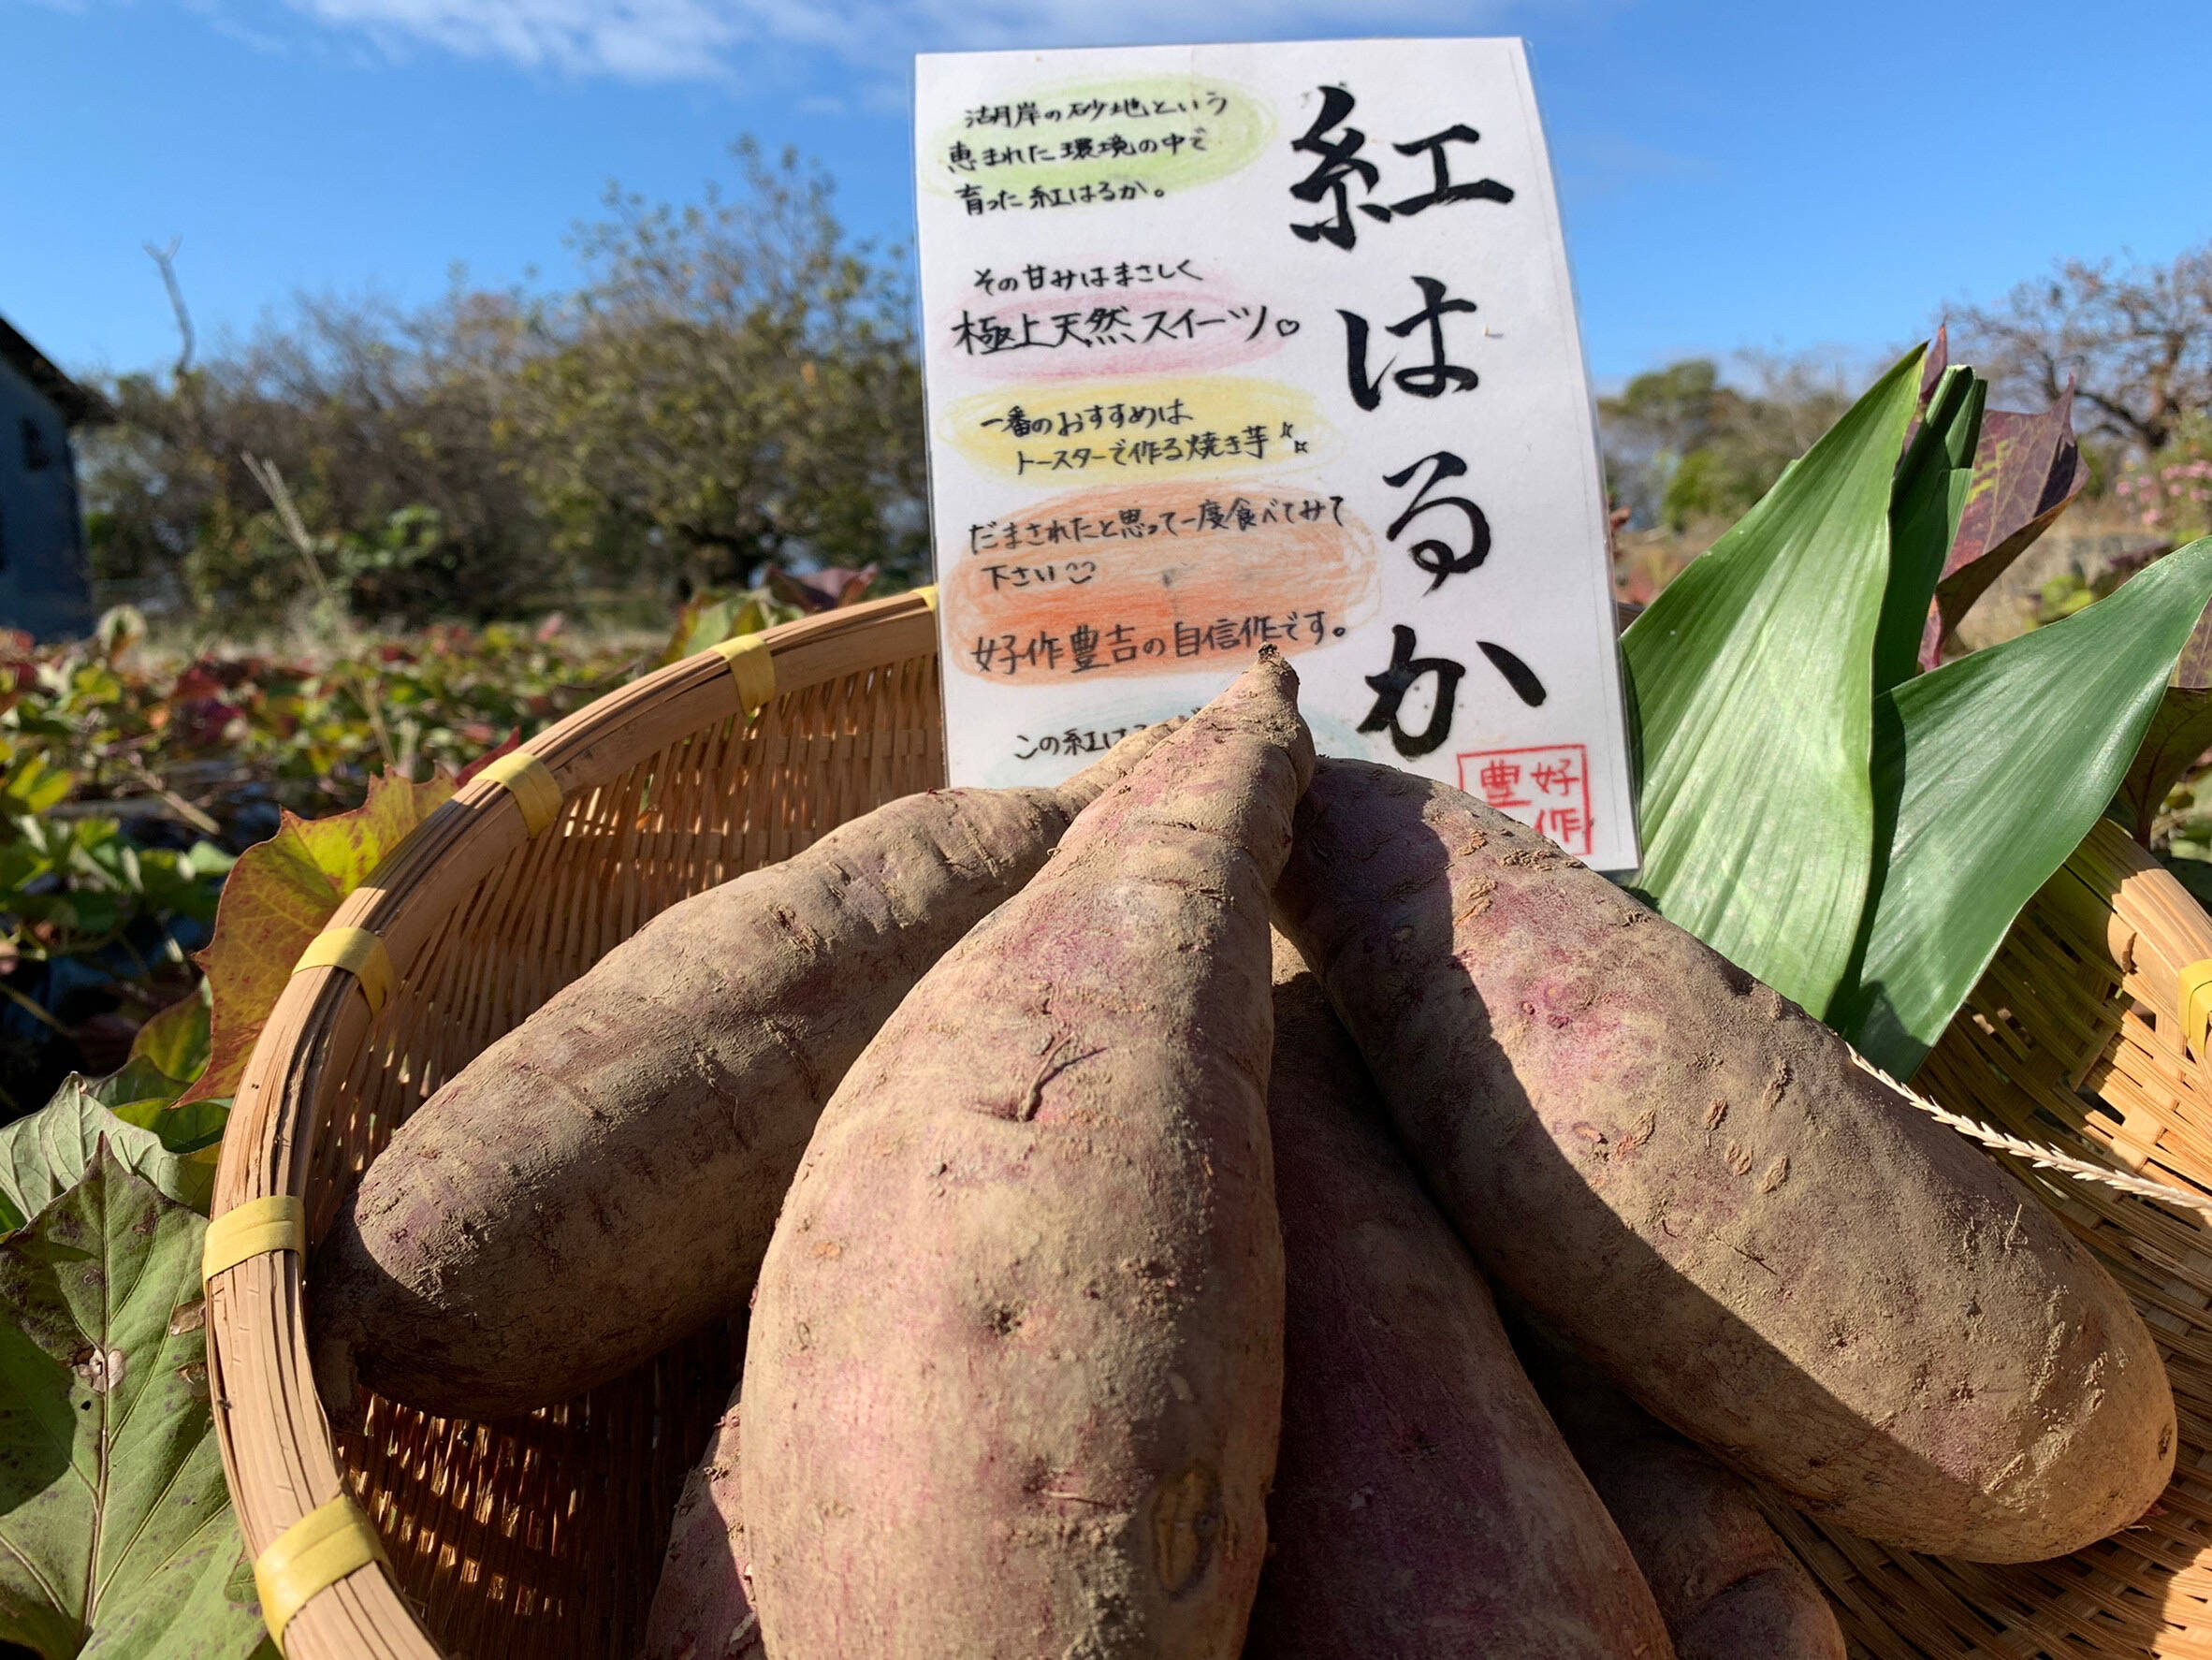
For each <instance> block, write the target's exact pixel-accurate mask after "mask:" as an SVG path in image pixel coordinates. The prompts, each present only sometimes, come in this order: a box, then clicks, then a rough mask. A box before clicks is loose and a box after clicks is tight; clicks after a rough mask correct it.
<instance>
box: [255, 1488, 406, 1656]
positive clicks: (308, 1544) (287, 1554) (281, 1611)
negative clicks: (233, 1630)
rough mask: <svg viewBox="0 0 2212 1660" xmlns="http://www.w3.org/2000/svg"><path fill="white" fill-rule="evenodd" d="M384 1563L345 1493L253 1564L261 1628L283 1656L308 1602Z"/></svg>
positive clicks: (378, 1544) (376, 1540) (278, 1539)
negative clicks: (287, 1632) (288, 1634)
mask: <svg viewBox="0 0 2212 1660" xmlns="http://www.w3.org/2000/svg"><path fill="white" fill-rule="evenodd" d="M384 1560H385V1554H384V1541H383V1540H381V1539H379V1538H378V1537H377V1536H376V1529H375V1528H373V1527H371V1525H370V1523H369V1518H368V1517H366V1516H364V1515H362V1514H361V1507H360V1506H358V1505H357V1504H355V1503H354V1501H353V1500H352V1499H350V1498H347V1497H346V1496H345V1495H344V1494H343V1493H341V1494H339V1496H338V1497H336V1498H334V1499H332V1500H331V1501H330V1502H329V1503H328V1504H327V1505H322V1506H319V1507H316V1508H315V1509H313V1510H310V1511H309V1512H308V1513H307V1514H306V1515H305V1516H303V1517H301V1518H300V1519H299V1520H298V1522H294V1523H293V1524H292V1525H291V1526H290V1527H287V1528H286V1529H284V1532H283V1533H281V1534H279V1535H277V1536H276V1542H275V1543H274V1544H272V1545H270V1546H269V1549H268V1550H266V1551H262V1552H261V1554H260V1555H258V1556H256V1557H255V1558H254V1589H255V1592H256V1593H257V1594H259V1596H260V1599H261V1623H262V1624H264V1625H266V1626H268V1627H269V1638H270V1640H271V1641H273V1642H274V1643H275V1644H276V1645H277V1648H278V1650H279V1652H280V1653H281V1652H282V1651H283V1648H284V1627H285V1626H287V1625H289V1624H291V1623H292V1616H293V1615H294V1614H297V1613H298V1611H299V1610H300V1609H302V1608H303V1607H305V1606H306V1604H307V1603H308V1601H309V1599H310V1598H313V1597H315V1596H319V1595H320V1594H322V1593H324V1592H326V1591H327V1590H329V1589H330V1587H331V1586H333V1585H335V1584H337V1583H338V1581H339V1580H342V1579H344V1578H345V1577H346V1575H348V1574H350V1573H353V1572H356V1571H357V1570H358V1569H360V1568H365V1567H367V1566H368V1565H370V1564H371V1563H372V1562H383V1561H384Z"/></svg>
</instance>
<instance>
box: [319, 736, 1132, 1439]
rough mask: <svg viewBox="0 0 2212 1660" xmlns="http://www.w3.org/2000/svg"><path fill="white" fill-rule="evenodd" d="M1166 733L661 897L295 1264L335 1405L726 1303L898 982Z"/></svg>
mask: <svg viewBox="0 0 2212 1660" xmlns="http://www.w3.org/2000/svg"><path fill="white" fill-rule="evenodd" d="M1163 735H1164V733H1162V732H1161V731H1159V730H1158V729H1147V730H1146V731H1144V732H1141V733H1138V734H1135V735H1132V736H1130V737H1129V738H1127V739H1125V740H1124V741H1123V743H1122V744H1121V745H1120V746H1118V747H1117V748H1116V749H1115V750H1113V751H1112V752H1111V753H1110V754H1109V755H1107V756H1106V757H1104V758H1102V759H1101V760H1100V762H1099V764H1097V765H1096V766H1094V767H1092V768H1090V769H1089V770H1088V771H1086V772H1084V773H1082V774H1080V775H1078V776H1077V777H1076V778H1075V779H1070V781H1069V782H1068V783H1067V784H1065V785H1063V786H1062V787H1061V788H1059V789H1057V790H935V791H930V792H927V793H925V794H917V795H910V796H907V797H904V798H903V799H901V800H898V801H894V802H892V803H890V804H889V805H887V806H885V807H882V808H878V809H877V810H876V811H874V812H872V813H869V814H867V815H866V817H864V818H861V819H858V820H855V821H853V822H851V823H846V824H843V825H841V826H839V827H838V828H837V829H836V830H833V831H831V832H830V833H829V834H828V835H827V836H825V837H822V839H821V840H820V841H817V842H816V843H814V845H813V846H811V847H809V848H808V849H807V850H806V851H805V852H801V853H799V854H797V855H796V856H794V857H793V858H790V859H786V860H784V861H783V862H782V863H780V864H778V865H773V866H766V867H764V868H763V869H759V870H755V871H752V872H750V873H749V874H747V875H745V876H741V877H739V878H737V879H736V880H735V881H730V882H726V883H724V884H723V885H721V886H720V887H718V888H714V889H711V890H710V891H708V892H706V893H705V894H701V895H699V896H696V897H694V898H691V899H688V900H685V901H684V902H683V903H681V904H678V905H676V906H673V907H671V908H670V909H669V910H666V911H664V912H662V914H661V915H660V916H658V917H656V918H654V919H653V920H652V921H651V922H649V923H648V924H647V925H645V926H644V927H642V928H640V929H639V930H638V931H637V933H636V934H635V935H634V936H633V937H632V938H631V939H628V940H627V941H625V942H624V943H623V944H621V945H619V946H618V947H617V948H616V949H615V950H613V951H611V952H609V953H608V954H606V956H605V957H604V959H602V960H601V962H600V963H599V964H598V965H597V966H596V967H594V968H592V969H591V970H590V971H589V973H587V974H585V975H584V976H583V977H582V978H580V979H578V980H577V981H575V983H573V984H571V985H569V986H568V987H567V988H566V989H564V990H563V991H561V992H560V993H559V994H558V995H556V996H555V997H552V998H551V999H550V1000H548V1001H547V1002H546V1005H545V1007H544V1008H542V1009H540V1010H539V1011H538V1012H536V1013H534V1014H532V1015H531V1017H530V1018H529V1019H528V1020H526V1021H524V1022H523V1023H522V1024H521V1025H520V1026H518V1027H516V1028H515V1029H514V1030H513V1031H512V1032H509V1033H508V1034H507V1035H506V1036H505V1037H503V1038H502V1039H500V1040H499V1041H497V1042H495V1043H493V1044H492V1045H491V1046H490V1047H489V1048H488V1049H487V1050H485V1052H484V1053H483V1054H482V1055H480V1056H477V1057H476V1059H475V1060H474V1061H473V1062H472V1063H471V1064H470V1065H469V1066H468V1067H467V1068H465V1069H464V1070H462V1071H461V1072H460V1073H459V1075H458V1076H457V1077H455V1078H454V1079H453V1080H452V1081H451V1082H450V1083H448V1084H447V1085H445V1086H444V1088H442V1089H440V1090H439V1091H438V1092H437V1093H436V1094H435V1095H434V1096H432V1097H431V1098H430V1099H429V1100H428V1101H426V1102H425V1103H424V1104H423V1106H422V1107H421V1109H420V1110H419V1111H417V1112H416V1113H415V1114H414V1115H413V1116H412V1117H410V1118H409V1119H408V1120H407V1121H406V1122H405V1123H404V1124H402V1125H401V1126H400V1128H399V1129H398V1130H397V1131H396V1132H395V1133H394V1134H393V1136H392V1141H391V1144H390V1145H389V1146H388V1147H386V1149H385V1151H384V1153H383V1154H382V1155H381V1156H380V1157H379V1158H377V1159H376V1160H375V1161H374V1162H373V1163H371V1165H370V1167H369V1169H368V1171H367V1172H366V1173H365V1174H364V1176H363V1177H362V1180H361V1183H360V1186H359V1187H358V1188H357V1190H356V1191H355V1192H354V1194H353V1195H352V1197H351V1198H350V1199H349V1200H348V1201H347V1202H346V1204H345V1206H344V1207H343V1208H342V1211H341V1212H340V1214H339V1216H338V1219H337V1222H336V1224H335V1225H334V1227H333V1229H332V1230H331V1232H330V1234H329V1236H328V1238H327V1240H326V1241H325V1243H324V1244H323V1245H322V1246H321V1248H320V1250H319V1252H318V1253H317V1256H316V1258H315V1260H314V1263H313V1273H312V1274H311V1279H312V1282H313V1286H314V1293H313V1299H312V1303H313V1318H314V1332H313V1335H314V1340H315V1364H316V1372H317V1376H318V1377H319V1379H320V1380H321V1382H322V1386H323V1393H324V1396H325V1399H326V1401H327V1403H328V1404H329V1405H330V1407H331V1409H332V1410H333V1411H334V1412H339V1413H344V1412H347V1411H349V1410H350V1409H351V1407H352V1405H353V1400H354V1393H353V1384H354V1382H355V1379H356V1377H358V1379H359V1380H360V1381H362V1382H365V1383H367V1384H368V1385H369V1386H370V1387H371V1389H374V1390H376V1391H379V1392H380V1393H382V1394H385V1395H387V1396H389V1397H390V1398H392V1399H394V1400H397V1401H400V1402H403V1403H405V1404H406V1405H411V1406H418V1407H421V1408H423V1409H424V1410H426V1411H429V1412H434V1413H438V1414H441V1415H445V1416H459V1417H468V1418H493V1417H498V1416H501V1415H503V1414H508V1413H515V1412H522V1411H527V1410H529V1409H531V1408H532V1407H537V1406H544V1405H551V1404H552V1403H555V1402H559V1401H565V1400H568V1399H570V1398H572V1397H573V1396H575V1395H576V1394H578V1393H579V1392H581V1391H584V1390H586V1389H589V1388H590V1387H591V1386H592V1385H594V1384H597V1383H601V1382H604V1380H606V1379H608V1378H611V1377H614V1376H618V1374H620V1373H623V1372H625V1371H628V1370H629V1369H630V1368H631V1367H632V1366H633V1365H635V1364H637V1363H638V1362H639V1361H643V1360H645V1359H646V1358H648V1356H650V1355H652V1354H654V1353H656V1352H657V1351H659V1350H660V1349H662V1348H663V1347H666V1346H667V1345H668V1344H670V1343H672V1342H674V1341H675V1340H676V1339H677V1338H679V1337H681V1336H683V1335H684V1334H685V1333H686V1332H689V1331H691V1330H693V1329H695V1328H696V1327H698V1326H700V1325H703V1324H705V1323H706V1321H707V1320H708V1319H710V1318H713V1317H714V1316H715V1315H717V1314H720V1313H721V1312H723V1311H724V1310H726V1309H729V1308H732V1307H740V1306H742V1305H743V1303H744V1302H745V1299H746V1296H747V1295H748V1293H749V1291H750V1289H751V1285H752V1277H753V1274H754V1273H755V1272H756V1270H757V1269H758V1267H759V1265H760V1258H761V1253H762V1252H763V1251H764V1249H766V1247H767V1243H768V1234H769V1232H770V1230H772V1229H773V1228H774V1226H775V1222H776V1212H777V1207H778V1206H779V1204H780V1203H781V1202H782V1199H783V1190H784V1188H785V1187H786V1186H787V1185H788V1184H789V1182H790V1180H791V1175H792V1172H793V1171H794V1170H796V1169H797V1168H798V1162H799V1156H800V1154H801V1153H802V1152H804V1151H805V1149H806V1145H807V1138H808V1135H810V1134H811V1133H812V1131H813V1129H814V1120H815V1118H816V1116H817V1114H819V1112H820V1110H821V1107H822V1102H823V1101H824V1100H826V1099H828V1097H829V1094H830V1091H831V1090H832V1089H834V1088H835V1087H836V1086H837V1080H838V1079H839V1078H840V1077H841V1076H843V1075H844V1071H845V1069H846V1068H847V1067H848V1066H850V1065H851V1062H852V1059H853V1057H854V1056H857V1055H858V1054H859V1053H860V1051H861V1048H862V1046H863V1045H865V1044H866V1042H867V1041H868V1039H869V1038H871V1037H872V1036H874V1035H875V1031H876V1028H877V1027H879V1026H880V1025H881V1024H882V1023H883V1021H884V1019H885V1018H886V1017H887V1016H889V1014H890V1013H891V1012H892V1010H894V1009H895V1008H896V1007H897V1006H898V1001H899V999H900V998H901V997H904V996H905V995H906V993H907V992H908V990H909V989H910V987H911V986H912V985H913V983H914V982H915V981H917V980H918V979H920V978H921V976H922V973H923V971H924V969H926V968H928V967H929V966H930V965H931V964H932V963H934V962H935V961H936V960H937V959H938V958H939V956H940V955H942V954H943V953H944V952H945V951H946V950H948V949H949V948H950V947H951V946H952V945H953V942H954V941H955V940H957V939H959V938H960V937H961V936H962V935H963V934H965V933H967V932H968V929H969V928H971V927H973V926H974V925H975V924H976V923H977V922H978V921H979V920H980V919H981V918H982V916H983V915H984V914H986V913H987V912H988V911H990V910H992V909H993V908H994V907H995V906H997V905H998V904H999V903H1001V902H1002V901H1003V900H1005V899H1006V898H1007V897H1008V896H1010V895H1011V894H1013V893H1015V892H1016V891H1018V890H1019V889H1020V888H1021V886H1022V884H1023V883H1024V882H1026V881H1028V880H1029V878H1030V877H1031V876H1032V875H1034V874H1035V873H1036V872H1037V870H1038V869H1039V868H1040V867H1041V866H1042V865H1043V863H1044V861H1045V858H1046V857H1047V855H1048V854H1050V852H1052V850H1053V847H1054V845H1055V843H1056V842H1057V841H1058V840H1059V837H1060V835H1061V832H1062V831H1064V830H1065V829H1066V828H1067V826H1068V825H1069V823H1071V822H1072V820H1073V819H1074V817H1075V814H1076V813H1077V812H1078V811H1080V810H1081V809H1082V808H1083V807H1084V805H1085V804H1086V803H1088V802H1089V801H1091V800H1092V799H1094V798H1095V797H1096V796H1097V794H1098V793H1099V790H1100V789H1102V788H1103V787H1104V786H1105V784H1106V783H1107V782H1108V781H1110V780H1111V779H1114V778H1117V777H1119V776H1120V774H1121V773H1122V771H1123V770H1124V769H1125V768H1126V767H1127V766H1128V764H1130V763H1131V762H1133V761H1134V760H1135V759H1136V758H1137V757H1138V756H1139V755H1142V754H1143V753H1145V752H1146V751H1147V750H1150V749H1151V747H1152V746H1153V745H1155V744H1156V743H1157V742H1158V741H1159V739H1160V738H1161V737H1162V736H1163Z"/></svg>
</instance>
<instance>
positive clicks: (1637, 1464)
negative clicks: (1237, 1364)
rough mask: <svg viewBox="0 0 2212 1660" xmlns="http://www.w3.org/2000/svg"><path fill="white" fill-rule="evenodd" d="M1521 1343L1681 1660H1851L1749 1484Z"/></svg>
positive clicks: (1586, 1376) (1546, 1352)
mask: <svg viewBox="0 0 2212 1660" xmlns="http://www.w3.org/2000/svg"><path fill="white" fill-rule="evenodd" d="M1277 1144H1278V1145H1280V1139H1279V1132H1278V1142H1277ZM1280 1168H1281V1167H1280V1163H1279V1161H1278V1164H1277V1169H1278V1170H1279V1169H1280ZM1514 1343H1515V1347H1517V1348H1518V1349H1519V1351H1520V1353H1521V1358H1522V1360H1523V1361H1526V1363H1527V1366H1528V1374H1529V1377H1530V1379H1531V1380H1532V1381H1533V1382H1534V1383H1535V1386H1536V1393H1537V1394H1538V1395H1539V1396H1541V1397H1542V1399H1543V1402H1544V1405H1546V1406H1547V1407H1548V1408H1550V1413H1551V1417H1552V1420H1553V1421H1554V1422H1556V1423H1557V1424H1558V1425H1559V1428H1560V1433H1561V1434H1564V1435H1565V1436H1566V1442H1567V1446H1568V1447H1570V1448H1571V1449H1574V1454H1575V1458H1576V1461H1577V1462H1578V1463H1580V1464H1581V1466H1582V1473H1583V1474H1584V1475H1586V1476H1588V1477H1589V1478H1590V1481H1591V1485H1593V1486H1594V1487H1595V1488H1596V1489H1597V1493H1598V1496H1599V1497H1600V1498H1602V1499H1604V1500H1605V1503H1606V1508H1607V1509H1608V1511H1610V1512H1611V1513H1612V1517H1613V1520H1614V1522H1617V1523H1619V1525H1620V1528H1621V1533H1622V1536H1623V1537H1624V1538H1626V1539H1627V1541H1628V1548H1629V1549H1630V1550H1631V1551H1634V1552H1635V1553H1636V1560H1637V1565H1638V1566H1639V1567H1641V1568H1642V1569H1643V1573H1644V1579H1645V1580H1646V1582H1647V1583H1649V1584H1650V1586H1651V1588H1652V1595H1653V1596H1654V1597H1655V1598H1656V1599H1657V1600H1658V1604H1659V1612H1660V1613H1661V1615H1662V1616H1664V1617H1665V1619H1666V1629H1667V1632H1668V1634H1669V1635H1670V1636H1672V1637H1673V1638H1674V1651H1675V1655H1676V1660H1844V1653H1845V1651H1844V1647H1843V1633H1842V1630H1841V1627H1839V1626H1838V1625H1837V1624H1836V1614H1835V1610H1834V1609H1831V1608H1829V1607H1828V1600H1827V1598H1826V1596H1823V1595H1822V1594H1821V1590H1820V1587H1819V1586H1818V1585H1816V1584H1814V1583H1813V1580H1812V1575H1811V1574H1809V1573H1807V1572H1806V1571H1805V1567H1804V1565H1803V1564H1802V1563H1800V1562H1799V1561H1798V1560H1797V1558H1796V1557H1795V1556H1793V1555H1791V1554H1790V1551H1789V1548H1788V1547H1787V1546H1786V1545H1784V1544H1783V1542H1782V1540H1781V1539H1780V1538H1778V1537H1776V1536H1775V1533H1774V1530H1773V1529H1772V1528H1771V1527H1769V1526H1768V1525H1767V1520H1766V1518H1765V1517H1764V1516H1762V1515H1760V1513H1759V1507H1758V1502H1757V1500H1755V1499H1754V1498H1753V1497H1752V1493H1751V1490H1750V1489H1749V1488H1748V1487H1746V1486H1745V1485H1744V1484H1743V1482H1742V1480H1741V1479H1740V1478H1738V1477H1736V1476H1734V1475H1732V1474H1730V1473H1729V1472H1728V1471H1727V1470H1725V1469H1724V1468H1722V1467H1721V1465H1720V1464H1718V1463H1715V1462H1714V1461H1713V1460H1712V1459H1710V1458H1709V1457H1708V1456H1707V1455H1706V1454H1705V1453H1703V1452H1701V1451H1699V1450H1698V1449H1696V1448H1695V1447H1693V1446H1691V1445H1690V1443H1689V1442H1687V1441H1685V1440H1683V1439H1682V1438H1681V1436H1680V1435H1678V1434H1675V1433H1674V1432H1673V1431H1672V1430H1669V1429H1668V1428H1666V1426H1665V1425H1664V1424H1661V1423H1659V1422H1657V1421H1656V1420H1653V1419H1652V1418H1651V1417H1649V1416H1647V1415H1646V1414H1645V1413H1644V1412H1642V1411H1641V1410H1640V1409H1638V1407H1637V1405H1636V1404H1635V1403H1634V1402H1633V1401H1631V1400H1629V1399H1628V1397H1627V1396H1625V1395H1623V1393H1622V1392H1621V1391H1619V1390H1617V1389H1615V1388H1613V1386H1612V1385H1611V1384H1609V1383H1608V1382H1607V1381H1606V1380H1605V1379H1604V1378H1603V1377H1601V1376H1598V1375H1597V1373H1596V1372H1595V1371H1594V1370H1593V1369H1592V1368H1591V1367H1590V1366H1589V1365H1587V1364H1585V1363H1584V1362H1582V1361H1578V1360H1576V1359H1575V1358H1574V1356H1573V1355H1571V1354H1569V1353H1568V1352H1567V1351H1566V1350H1565V1349H1564V1348H1563V1347H1560V1346H1559V1345H1557V1344H1556V1343H1554V1342H1552V1341H1551V1340H1550V1338H1548V1337H1546V1336H1544V1335H1543V1334H1541V1333H1539V1332H1534V1331H1531V1330H1529V1329H1527V1328H1526V1327H1522V1328H1521V1329H1519V1330H1517V1331H1516V1332H1514ZM1287 1413H1288V1407H1286V1414H1287Z"/></svg>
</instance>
